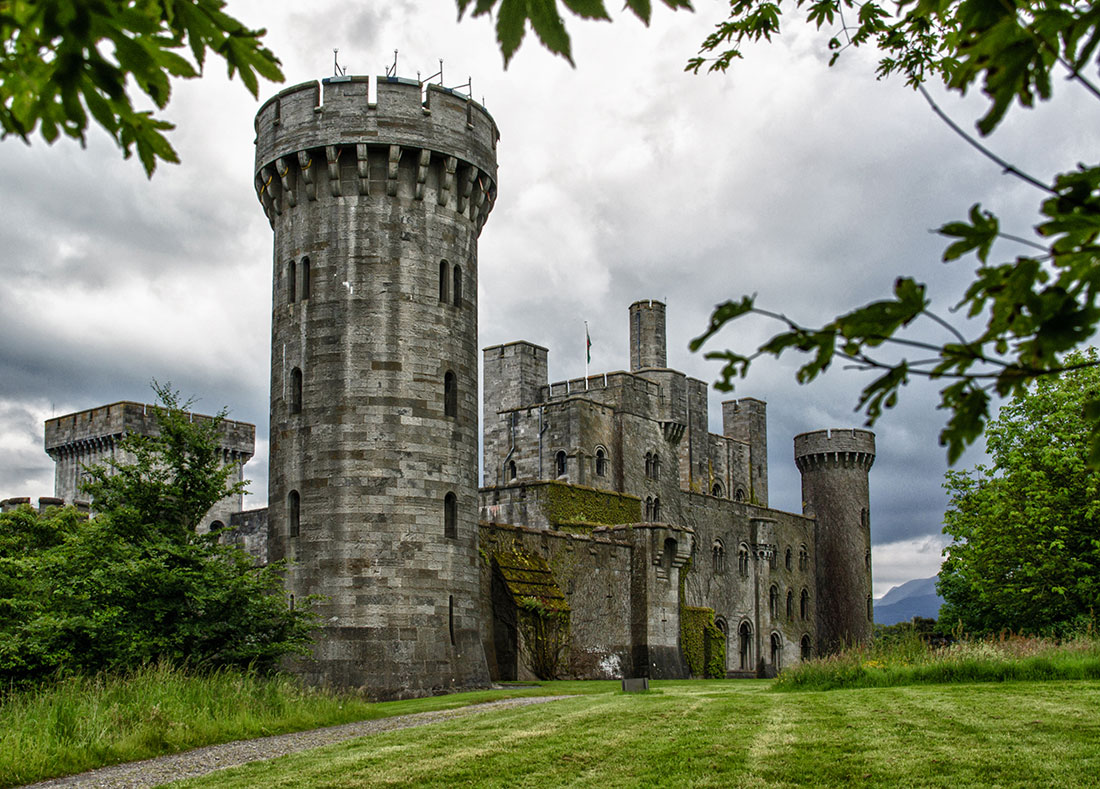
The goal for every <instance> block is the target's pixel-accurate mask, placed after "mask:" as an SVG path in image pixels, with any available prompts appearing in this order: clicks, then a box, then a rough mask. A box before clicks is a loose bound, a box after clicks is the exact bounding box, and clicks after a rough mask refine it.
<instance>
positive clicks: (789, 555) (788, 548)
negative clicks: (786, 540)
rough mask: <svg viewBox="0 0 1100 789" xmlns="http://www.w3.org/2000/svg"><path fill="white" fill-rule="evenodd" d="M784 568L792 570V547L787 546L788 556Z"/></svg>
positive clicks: (784, 560)
mask: <svg viewBox="0 0 1100 789" xmlns="http://www.w3.org/2000/svg"><path fill="white" fill-rule="evenodd" d="M783 566H784V567H786V568H787V569H788V570H789V569H791V546H789V545H788V546H787V555H786V557H785V558H784V559H783Z"/></svg>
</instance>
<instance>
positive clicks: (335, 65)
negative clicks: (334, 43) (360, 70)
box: [332, 49, 348, 77]
mask: <svg viewBox="0 0 1100 789" xmlns="http://www.w3.org/2000/svg"><path fill="white" fill-rule="evenodd" d="M339 54H340V50H339V49H333V50H332V76H334V77H343V76H345V75H347V73H348V70H347V69H346V68H340V61H339V60H338V59H337V55H339Z"/></svg>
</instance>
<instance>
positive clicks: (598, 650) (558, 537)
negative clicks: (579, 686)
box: [479, 523, 632, 679]
mask: <svg viewBox="0 0 1100 789" xmlns="http://www.w3.org/2000/svg"><path fill="white" fill-rule="evenodd" d="M479 536H480V541H481V546H480V547H481V549H480V554H481V557H482V558H481V561H480V567H481V576H482V589H483V590H484V593H483V594H482V601H483V608H482V642H483V644H485V650H486V656H487V657H488V662H489V668H490V672H491V673H492V675H493V677H494V678H497V679H499V678H500V677H501V676H502V675H503V674H505V673H506V672H505V670H504V667H503V666H502V665H501V663H502V662H503V660H505V659H512V658H511V656H509V655H504V654H503V653H502V655H498V651H500V650H498V648H497V644H496V643H495V641H494V633H493V623H494V616H495V613H494V611H493V602H492V599H491V598H492V593H491V589H492V571H493V568H492V564H493V561H492V558H493V557H495V556H501V555H513V556H514V555H521V556H529V557H538V559H539V560H541V561H542V562H545V566H546V567H548V568H549V569H550V571H551V573H552V575H553V580H554V583H555V584H556V586H557V588H558V589H560V590H561V592H562V593H563V594H564V596H565V600H566V602H567V604H568V607H569V611H570V614H569V620H570V637H571V645H570V650H569V661H568V669H567V670H566V671H565V672H564V675H565V676H570V677H577V678H586V679H618V678H621V677H628V676H632V673H631V671H632V666H631V662H630V661H631V651H630V555H631V547H630V544H629V543H628V542H626V541H623V540H618V539H613V538H609V537H605V536H587V535H575V534H570V533H564V532H556V531H546V530H540V529H531V528H525V527H519V526H507V525H502V524H488V523H482V524H481V527H480V534H479ZM498 658H499V660H498ZM517 673H518V678H521V679H522V678H532V677H531V676H530V675H529V674H526V673H524V671H523V670H522V667H521V669H520V670H519V671H518V672H517Z"/></svg>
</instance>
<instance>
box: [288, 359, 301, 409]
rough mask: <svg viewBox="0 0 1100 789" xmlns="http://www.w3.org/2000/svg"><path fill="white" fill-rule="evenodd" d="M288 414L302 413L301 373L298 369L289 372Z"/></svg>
mask: <svg viewBox="0 0 1100 789" xmlns="http://www.w3.org/2000/svg"><path fill="white" fill-rule="evenodd" d="M290 413H292V414H300V413H302V371H301V369H300V368H298V367H295V368H294V369H293V370H291V371H290Z"/></svg>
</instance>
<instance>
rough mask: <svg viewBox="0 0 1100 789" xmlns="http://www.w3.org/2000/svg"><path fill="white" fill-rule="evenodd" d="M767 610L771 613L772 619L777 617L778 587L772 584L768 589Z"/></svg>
mask: <svg viewBox="0 0 1100 789" xmlns="http://www.w3.org/2000/svg"><path fill="white" fill-rule="evenodd" d="M768 612H769V613H770V614H771V615H772V619H778V618H779V587H777V586H776V585H775V584H772V587H771V589H769V590H768Z"/></svg>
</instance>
